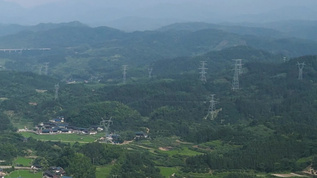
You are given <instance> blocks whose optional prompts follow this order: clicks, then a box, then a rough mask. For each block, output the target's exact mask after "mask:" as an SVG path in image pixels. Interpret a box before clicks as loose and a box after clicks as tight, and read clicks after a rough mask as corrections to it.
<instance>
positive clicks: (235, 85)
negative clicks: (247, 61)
mask: <svg viewBox="0 0 317 178" xmlns="http://www.w3.org/2000/svg"><path fill="white" fill-rule="evenodd" d="M234 60H235V65H234V74H233V82H232V90H239V89H240V85H239V75H241V74H242V59H234Z"/></svg>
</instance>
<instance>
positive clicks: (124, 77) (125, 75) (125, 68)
mask: <svg viewBox="0 0 317 178" xmlns="http://www.w3.org/2000/svg"><path fill="white" fill-rule="evenodd" d="M127 67H128V65H123V84H125V83H126V80H127Z"/></svg>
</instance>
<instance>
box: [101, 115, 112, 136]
mask: <svg viewBox="0 0 317 178" xmlns="http://www.w3.org/2000/svg"><path fill="white" fill-rule="evenodd" d="M111 119H112V117H110V119H109V120H105V119H104V118H101V120H102V121H100V126H103V128H104V129H105V142H107V141H108V140H107V137H108V135H109V128H110V125H111V124H112V123H113V121H112V120H111Z"/></svg>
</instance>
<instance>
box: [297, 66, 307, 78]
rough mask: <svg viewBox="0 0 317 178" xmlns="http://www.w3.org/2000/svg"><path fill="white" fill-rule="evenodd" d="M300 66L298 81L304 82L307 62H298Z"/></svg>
mask: <svg viewBox="0 0 317 178" xmlns="http://www.w3.org/2000/svg"><path fill="white" fill-rule="evenodd" d="M297 66H298V80H303V69H304V67H305V62H302V63H299V62H297Z"/></svg>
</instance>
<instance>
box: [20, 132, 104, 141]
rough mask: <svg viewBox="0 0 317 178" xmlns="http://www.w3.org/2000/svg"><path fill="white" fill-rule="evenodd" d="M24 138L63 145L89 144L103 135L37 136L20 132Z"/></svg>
mask: <svg viewBox="0 0 317 178" xmlns="http://www.w3.org/2000/svg"><path fill="white" fill-rule="evenodd" d="M21 134H22V135H23V136H24V137H27V138H28V137H33V138H34V139H37V140H41V141H57V142H65V143H76V142H78V143H91V142H94V141H95V140H96V139H98V138H100V137H102V136H103V134H104V133H98V134H96V135H80V134H52V135H38V134H34V133H28V132H22V133H21Z"/></svg>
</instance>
